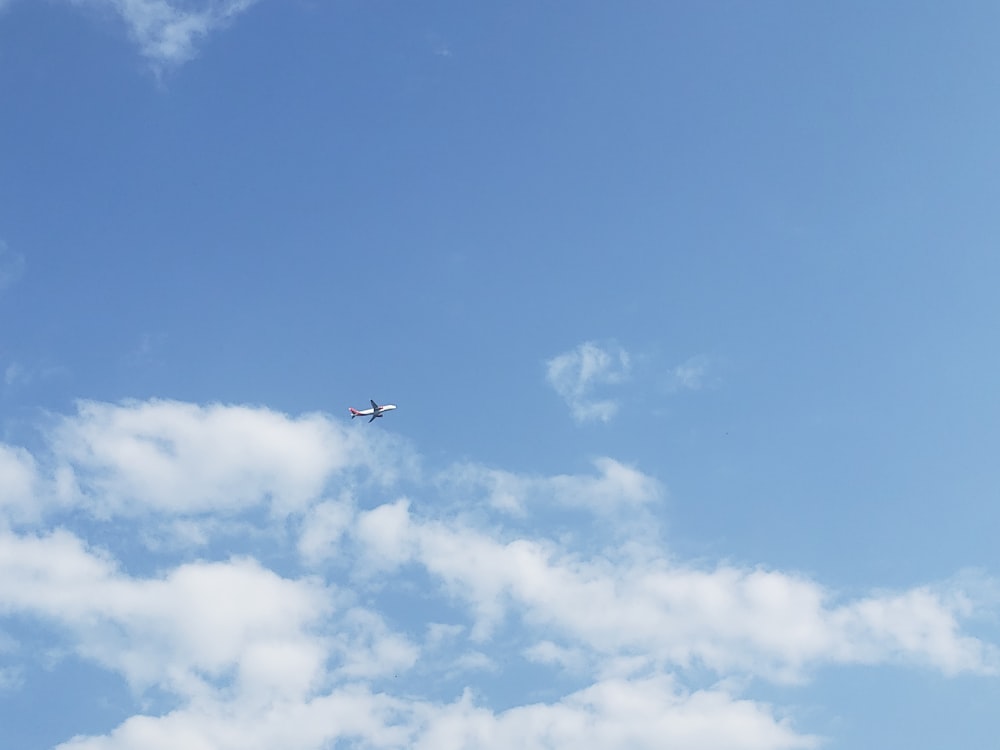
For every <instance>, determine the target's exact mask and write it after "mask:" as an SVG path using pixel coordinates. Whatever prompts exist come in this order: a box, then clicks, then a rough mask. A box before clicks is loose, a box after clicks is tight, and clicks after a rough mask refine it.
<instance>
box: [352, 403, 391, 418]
mask: <svg viewBox="0 0 1000 750" xmlns="http://www.w3.org/2000/svg"><path fill="white" fill-rule="evenodd" d="M395 408H396V405H395V404H382V405H381V406H379V405H378V404H376V403H375V402H374V401H372V408H371V409H355V408H353V407H352V408H351V409H350V412H351V419H354V418H355V417H371V419H369V420H368V421H369V422H374V421H375V419H376V418H378V417H381V416H384V415H385V412H387V411H392V410H393V409H395Z"/></svg>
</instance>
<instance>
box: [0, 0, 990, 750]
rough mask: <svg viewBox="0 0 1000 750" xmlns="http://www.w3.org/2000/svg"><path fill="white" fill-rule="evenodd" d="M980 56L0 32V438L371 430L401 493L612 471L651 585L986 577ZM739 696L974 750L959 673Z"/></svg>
mask: <svg viewBox="0 0 1000 750" xmlns="http://www.w3.org/2000/svg"><path fill="white" fill-rule="evenodd" d="M998 29H1000V8H998V6H997V5H995V4H993V3H986V2H965V3H959V4H948V3H913V2H882V3H867V2H846V3H844V2H837V3H833V2H828V3H817V2H811V3H801V2H716V3H677V2H626V3H609V2H589V1H584V2H576V3H571V4H570V3H527V2H498V3H471V4H470V3H457V2H417V3H410V2H399V3H370V2H358V1H355V0H349V1H346V2H329V3H327V2H305V1H293V2H284V1H283V0H262V1H261V2H259V3H258V4H256V5H254V6H253V7H252V8H250V9H249V10H248V11H246V12H245V13H243V14H241V15H239V16H238V17H237V18H235V19H234V20H233V22H232V23H231V24H230V25H229V26H228V27H227V28H225V29H220V30H217V31H214V32H213V33H212V34H211V35H209V36H208V37H207V38H205V39H203V40H201V41H200V42H199V44H198V47H197V55H196V56H195V57H194V59H192V60H190V61H189V62H186V63H184V64H183V65H176V66H168V67H167V68H165V69H163V70H160V71H155V70H153V69H152V66H151V64H150V63H149V62H148V61H147V60H145V59H144V58H143V57H142V56H141V54H140V52H139V50H138V49H137V48H136V46H135V45H134V44H132V43H130V42H129V39H128V36H127V33H126V30H125V28H124V26H122V25H121V24H120V23H119V22H118V21H117V20H116V19H115V18H114V17H112V16H111V15H110V14H108V13H104V12H102V11H93V10H91V9H89V8H87V7H75V6H74V4H73V3H67V2H36V0H14V1H13V2H9V3H7V4H2V3H0V242H2V243H3V245H0V247H5V248H6V250H5V254H6V256H7V257H8V259H10V258H12V257H15V258H20V259H23V270H22V271H21V272H20V273H19V275H18V278H17V280H16V281H14V282H13V283H10V284H8V285H7V287H6V288H4V289H2V290H0V375H2V374H3V373H4V372H5V371H6V372H8V373H9V375H8V377H7V378H6V380H5V381H4V382H3V383H0V388H2V389H3V390H2V394H0V421H2V428H3V430H4V434H5V435H6V436H7V438H8V439H10V440H12V441H14V442H18V441H21V442H24V441H30V439H31V438H30V435H29V433H30V431H31V425H33V424H35V423H36V422H37V420H38V419H39V415H40V414H41V413H43V412H45V411H54V412H58V413H62V412H69V411H72V409H73V408H74V407H73V403H74V401H75V400H76V399H80V398H85V399H97V400H108V401H119V400H121V399H125V398H138V399H148V398H171V399H180V400H189V401H195V402H202V403H204V402H214V401H219V402H225V403H252V404H263V405H267V406H269V407H271V408H274V409H278V410H282V411H286V412H289V413H293V414H298V413H302V412H308V411H314V410H319V411H325V412H330V413H333V414H337V415H340V414H342V413H346V407H347V406H350V405H353V406H363V405H365V404H366V403H367V401H368V399H369V398H375V399H377V400H383V401H392V402H395V403H398V404H399V405H400V409H399V410H398V412H397V413H395V414H393V415H392V417H391V424H389V422H390V419H386V420H383V423H384V424H383V423H380V425H381V426H382V427H384V428H391V429H392V430H395V431H398V432H399V433H402V434H403V435H405V436H406V437H407V438H409V439H410V440H412V441H413V443H414V444H415V445H416V446H418V447H419V450H420V451H421V452H422V453H423V454H424V456H425V457H426V459H427V460H428V461H430V462H432V463H436V464H437V465H440V466H443V465H446V464H447V463H450V462H452V461H456V460H461V459H469V460H474V461H477V462H481V463H485V464H489V465H495V466H498V467H502V468H504V469H506V470H509V471H517V472H528V473H539V474H558V473H571V472H579V471H585V470H586V469H587V467H588V466H589V463H588V462H589V460H590V459H591V458H593V457H594V456H602V455H609V456H614V457H615V458H617V459H618V460H621V461H624V462H628V463H631V464H634V465H636V466H637V467H639V468H641V469H642V470H643V471H645V472H647V473H649V474H652V475H653V476H655V477H657V478H658V479H660V480H661V481H662V482H663V483H664V484H665V485H666V486H667V487H668V488H669V497H668V500H667V502H666V503H665V504H664V506H663V508H662V519H663V521H664V524H665V526H666V528H667V529H668V538H669V539H670V540H671V544H672V545H673V546H674V548H675V550H676V551H677V554H679V555H682V556H684V557H692V556H693V557H696V558H707V559H733V560H736V561H739V562H740V563H742V564H750V565H753V564H758V563H759V564H762V565H765V566H776V567H780V568H782V569H791V570H801V571H804V572H806V573H808V574H810V575H816V576H818V577H819V578H820V579H821V580H822V581H824V582H825V583H828V584H829V585H831V586H835V587H839V588H840V589H842V590H844V591H852V592H853V591H858V590H867V589H868V588H869V587H872V586H874V587H882V586H884V587H905V586H912V585H919V584H922V583H925V582H928V581H931V582H933V581H938V580H944V579H946V578H949V577H950V576H953V575H955V574H957V573H959V572H960V571H963V570H966V569H978V570H981V571H983V572H985V573H986V574H987V575H992V576H995V575H997V574H998V572H1000V551H998V546H997V529H998V528H1000V503H998V500H1000V498H998V487H1000V460H998V456H1000V388H998V386H997V381H998V370H1000V367H998V366H1000V347H998V346H997V335H998V330H1000V294H998V288H1000V247H998V237H1000V212H998V210H997V206H998V205H1000V138H998V136H997V134H998V133H1000V48H998V46H997V30H998ZM584 341H597V342H612V343H613V344H614V345H615V346H619V347H622V348H623V349H625V350H626V351H627V352H629V354H630V356H631V360H632V363H633V366H632V368H631V376H630V378H629V379H628V380H627V381H626V382H625V383H623V384H620V385H618V386H616V387H615V389H614V390H613V393H612V395H613V397H614V398H616V399H618V400H619V401H620V409H619V411H618V413H617V416H616V417H615V418H614V419H613V420H611V421H610V422H608V423H606V424H604V423H588V424H582V425H581V424H577V423H576V422H574V421H573V420H572V419H571V417H570V415H569V414H568V411H567V409H566V406H565V404H564V403H563V402H562V401H561V400H560V399H559V397H558V396H557V394H556V393H555V392H554V391H553V390H552V388H551V387H550V386H549V385H548V384H547V382H546V378H545V373H546V370H545V363H546V361H548V360H549V359H551V358H552V357H554V356H556V355H558V354H560V353H562V352H565V351H568V350H571V349H573V348H574V347H575V346H577V345H578V344H580V343H581V342H584ZM696 356H697V357H702V358H704V361H705V362H707V363H708V364H707V372H708V376H707V381H706V384H705V385H704V387H702V388H699V389H697V390H677V389H672V388H671V387H670V379H669V372H670V370H671V368H673V367H675V366H677V365H679V364H680V363H682V362H684V361H686V360H688V359H690V358H691V357H696ZM977 627H978V628H979V629H980V630H979V631H976V628H977ZM972 629H973V632H981V634H984V635H986V636H988V635H989V633H990V632H992V634H993V635H994V636H995V635H996V632H997V631H996V623H995V622H991V621H986V622H980V623H979V624H978V625H974V626H973V628H972ZM761 690H762V691H764V692H766V691H772V692H773V694H774V701H775V702H777V703H791V704H796V705H798V706H799V707H800V708H801V710H802V713H801V714H800V719H799V722H798V723H799V725H800V726H801V725H802V724H803V723H805V728H806V729H807V730H810V731H815V732H817V733H821V734H825V735H827V736H829V737H831V740H830V743H829V745H828V747H830V748H843V749H844V750H847V749H848V748H850V749H851V750H856V749H860V748H875V747H890V746H898V747H908V748H913V749H914V750H917V749H919V748H927V750H931V749H932V748H935V749H936V748H940V747H945V746H955V747H958V746H961V747H962V748H967V749H968V750H972V749H973V748H983V749H985V748H993V747H995V746H996V744H995V743H996V742H997V739H996V738H997V736H1000V723H998V719H997V715H998V714H997V710H996V706H997V705H1000V689H998V687H997V684H996V679H995V678H982V677H958V678H953V679H949V678H943V677H941V676H939V675H937V674H931V673H927V674H925V673H923V672H920V671H919V670H917V671H916V672H914V671H913V670H912V669H909V668H902V669H899V670H896V669H894V668H892V667H889V668H884V669H883V668H880V669H878V670H867V669H866V668H861V667H857V668H854V667H852V668H846V669H844V668H831V669H830V670H829V672H828V673H827V672H825V671H824V673H822V674H821V675H819V676H818V677H817V679H816V680H815V681H814V682H812V683H811V684H810V685H808V686H804V687H797V688H795V689H786V688H775V687H762V688H761ZM22 699H23V697H22V698H14V697H9V696H0V700H3V701H12V702H14V701H17V700H22ZM810 707H817V708H810ZM819 707H822V708H819ZM811 710H812V711H815V716H816V719H815V720H816V725H815V726H809V724H808V721H806V722H803V721H802V719H801V716H806V717H809V716H811V715H813V714H810V711H811ZM40 713H45V714H46V715H48V714H49V713H50V712H48V711H42V709H38V710H36V711H35V712H34V718H27V719H26V721H36V720H37V721H41V719H40V718H39V717H40ZM25 715H26V716H28V717H31V716H32V709H31V708H30V707H27V708H26V709H25ZM834 716H847V717H849V718H847V719H835V718H832V717H834ZM84 729H85V730H86V731H94V732H97V731H107V727H106V726H95V727H84ZM17 731H18V730H17V729H16V728H15V729H13V730H11V729H9V728H8V729H4V730H0V735H2V734H3V733H4V732H14V734H11V735H8V736H10V737H18V736H19V735H18V734H17ZM22 731H23V730H22ZM21 736H23V735H21ZM39 736H41V735H39ZM60 739H65V737H64V736H53V737H48V736H46V741H52V742H56V741H59V740H60Z"/></svg>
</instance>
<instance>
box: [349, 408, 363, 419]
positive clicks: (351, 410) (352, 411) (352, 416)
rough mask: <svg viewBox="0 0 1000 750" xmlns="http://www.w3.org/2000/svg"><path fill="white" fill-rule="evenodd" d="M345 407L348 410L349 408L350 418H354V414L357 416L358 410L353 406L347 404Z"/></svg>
mask: <svg viewBox="0 0 1000 750" xmlns="http://www.w3.org/2000/svg"><path fill="white" fill-rule="evenodd" d="M347 408H348V410H349V411H350V412H351V419H354V418H355V417H356V416H358V414H359V413H360V412H359V411H358V410H357V409H355V408H354V407H353V406H348V407H347Z"/></svg>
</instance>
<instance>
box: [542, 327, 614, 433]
mask: <svg viewBox="0 0 1000 750" xmlns="http://www.w3.org/2000/svg"><path fill="white" fill-rule="evenodd" d="M629 366H630V364H629V355H628V352H626V351H625V350H624V349H622V348H620V347H617V346H608V347H601V346H599V345H598V344H596V343H594V342H593V341H587V342H584V343H583V344H580V345H579V346H577V347H576V348H575V349H572V350H570V351H568V352H564V353H562V354H559V355H558V356H555V357H553V358H552V359H550V360H549V361H548V362H546V364H545V367H546V373H545V374H546V378H547V379H548V382H549V385H551V386H552V387H553V388H554V389H555V391H556V393H558V394H559V395H560V396H561V397H562V399H563V400H564V401H565V402H566V403H567V404H568V405H569V408H570V413H571V414H572V415H573V419H575V420H576V421H577V422H588V421H593V420H597V421H601V422H607V421H609V420H611V418H612V417H614V416H615V414H617V412H618V402H617V401H615V400H613V399H610V398H602V397H600V396H599V395H598V393H599V392H600V391H601V389H602V388H603V387H605V386H609V385H618V384H621V383H623V382H625V380H626V379H627V378H628V375H629Z"/></svg>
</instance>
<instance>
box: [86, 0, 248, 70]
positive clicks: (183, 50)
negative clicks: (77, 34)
mask: <svg viewBox="0 0 1000 750" xmlns="http://www.w3.org/2000/svg"><path fill="white" fill-rule="evenodd" d="M70 1H71V2H72V3H73V4H74V5H77V6H82V7H89V8H96V9H107V10H110V11H112V12H114V13H115V14H117V15H118V16H119V17H120V18H121V19H122V21H124V23H125V25H126V26H127V27H128V31H129V36H130V37H131V38H132V40H133V41H134V42H135V43H136V44H138V45H139V49H140V51H141V52H142V54H143V55H144V56H145V57H146V58H148V59H149V60H150V61H151V62H152V63H154V64H155V65H158V66H169V65H177V64H180V63H183V62H186V61H188V60H190V59H191V58H193V57H194V56H195V50H196V47H197V45H198V43H199V42H200V41H202V40H203V39H204V38H206V37H207V36H208V35H209V34H210V33H211V32H213V31H216V30H218V29H220V28H224V27H225V26H226V25H228V24H229V23H230V22H231V21H232V20H233V19H235V18H236V17H237V16H238V15H239V14H241V13H243V12H244V11H246V10H247V9H249V8H250V7H251V6H252V5H254V4H255V3H256V2H257V0H201V2H180V1H175V2H170V1H169V0H70Z"/></svg>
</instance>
